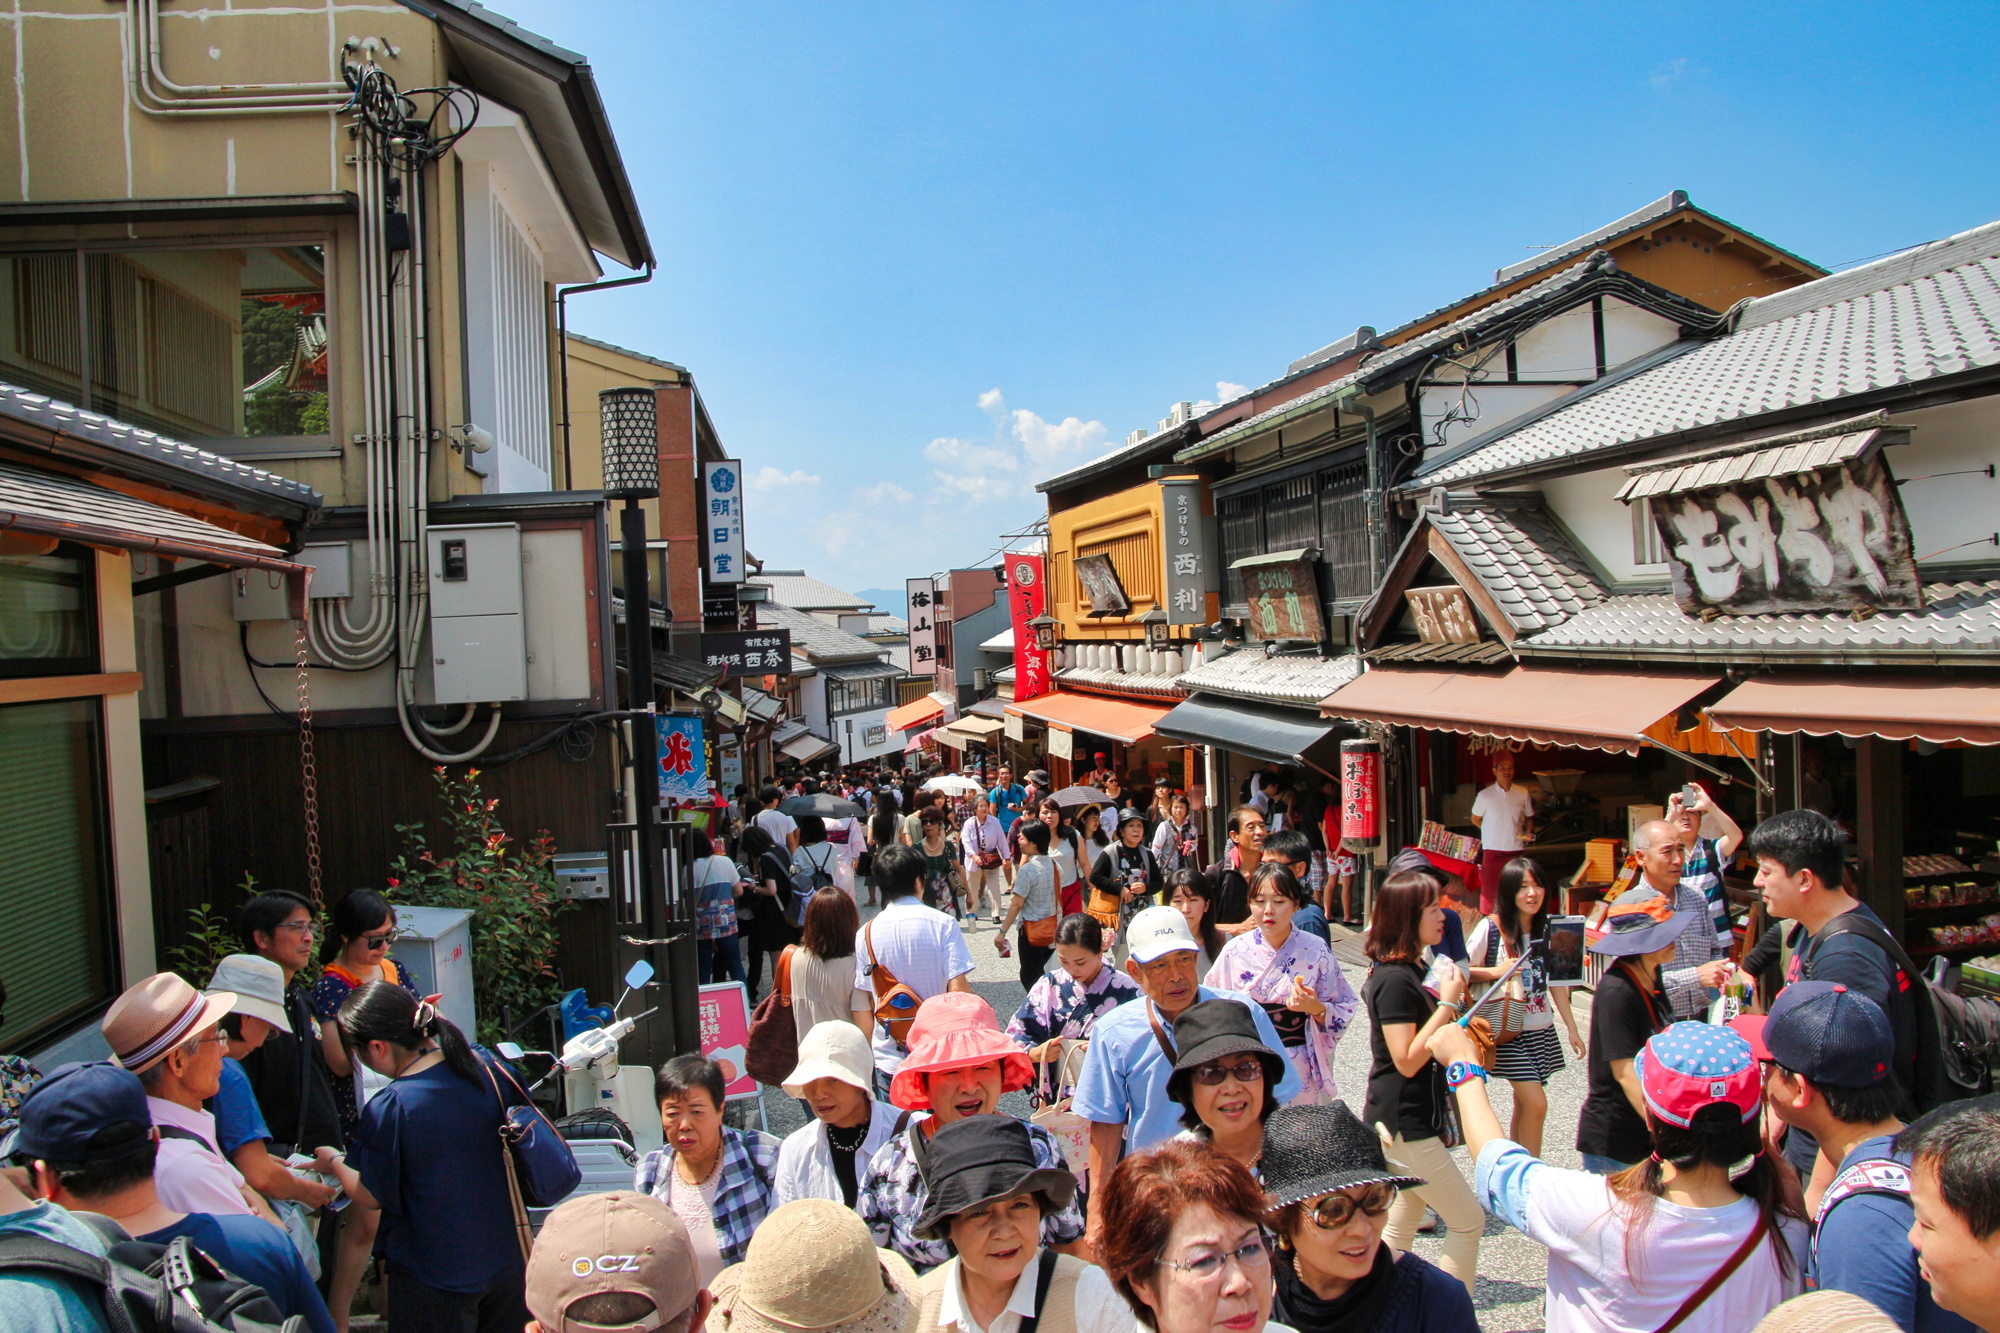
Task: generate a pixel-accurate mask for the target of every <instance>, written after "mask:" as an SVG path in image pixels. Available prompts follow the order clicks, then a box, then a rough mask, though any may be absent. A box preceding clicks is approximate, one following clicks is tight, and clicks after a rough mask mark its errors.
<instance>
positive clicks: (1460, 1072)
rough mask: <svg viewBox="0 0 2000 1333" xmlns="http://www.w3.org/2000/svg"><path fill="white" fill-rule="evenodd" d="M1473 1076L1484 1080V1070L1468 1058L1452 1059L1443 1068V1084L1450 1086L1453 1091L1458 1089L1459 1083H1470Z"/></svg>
mask: <svg viewBox="0 0 2000 1333" xmlns="http://www.w3.org/2000/svg"><path fill="white" fill-rule="evenodd" d="M1475 1078H1476V1079H1478V1080H1479V1081H1480V1082H1482V1083H1483V1082H1485V1081H1486V1070H1485V1069H1484V1068H1483V1067H1481V1066H1479V1065H1476V1064H1474V1063H1472V1061H1470V1060H1453V1061H1452V1062H1451V1063H1450V1064H1448V1065H1446V1066H1445V1070H1444V1081H1445V1086H1446V1087H1449V1088H1451V1089H1452V1090H1454V1091H1456V1090H1457V1089H1458V1086H1459V1085H1460V1084H1462V1083H1470V1082H1471V1081H1472V1080H1473V1079H1475Z"/></svg>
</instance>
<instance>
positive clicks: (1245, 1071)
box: [1193, 1055, 1264, 1088]
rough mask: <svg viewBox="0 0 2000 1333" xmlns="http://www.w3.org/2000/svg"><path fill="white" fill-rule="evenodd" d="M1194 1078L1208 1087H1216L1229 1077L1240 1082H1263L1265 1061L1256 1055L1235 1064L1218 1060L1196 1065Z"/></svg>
mask: <svg viewBox="0 0 2000 1333" xmlns="http://www.w3.org/2000/svg"><path fill="white" fill-rule="evenodd" d="M1193 1078H1194V1081H1195V1082H1197V1083H1199V1084H1201V1085H1202V1086H1203V1087H1206V1088H1212V1087H1215V1086H1216V1085H1217V1084H1219V1083H1221V1082H1222V1081H1223V1080H1224V1079H1229V1078H1233V1079H1235V1080H1236V1081H1237V1082H1238V1083H1262V1082H1263V1081H1264V1062H1263V1061H1262V1060H1259V1059H1258V1058H1257V1057H1256V1056H1254V1055H1253V1056H1250V1057H1249V1058H1247V1059H1243V1060H1238V1061H1237V1062H1236V1063H1235V1064H1233V1065H1226V1064H1223V1063H1222V1062H1221V1061H1220V1060H1217V1061H1214V1062H1212V1063H1210V1064H1205V1065H1196V1066H1195V1070H1194V1074H1193Z"/></svg>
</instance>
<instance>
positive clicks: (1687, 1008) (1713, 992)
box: [1619, 819, 1731, 1023]
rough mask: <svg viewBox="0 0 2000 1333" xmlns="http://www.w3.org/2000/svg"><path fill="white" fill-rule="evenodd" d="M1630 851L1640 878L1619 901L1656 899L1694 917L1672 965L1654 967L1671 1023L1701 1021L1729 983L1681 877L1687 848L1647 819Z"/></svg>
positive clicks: (1704, 905)
mask: <svg viewBox="0 0 2000 1333" xmlns="http://www.w3.org/2000/svg"><path fill="white" fill-rule="evenodd" d="M1632 852H1633V854H1634V855H1635V856H1637V857H1638V858H1639V872H1640V875H1641V876H1642V878H1641V879H1640V882H1639V883H1637V884H1634V885H1633V886H1632V887H1631V888H1629V889H1627V890H1626V891H1625V895H1624V897H1623V898H1621V899H1619V901H1620V902H1625V901H1631V902H1640V901H1643V900H1644V899H1647V898H1651V897H1655V896H1657V897H1661V898H1665V899H1666V900H1667V901H1668V902H1669V903H1672V904H1673V909H1674V910H1675V911H1676V912H1693V913H1694V914H1695V915H1694V918H1693V919H1692V920H1691V921H1689V922H1688V928H1687V930H1686V931H1685V932H1684V933H1683V934H1682V935H1681V937H1680V940H1679V941H1678V942H1677V943H1676V945H1675V947H1674V956H1673V960H1672V961H1671V962H1669V963H1667V964H1666V965H1665V966H1663V967H1661V968H1660V984H1661V986H1662V987H1663V988H1664V989H1665V991H1666V993H1667V1005H1668V1007H1669V1008H1671V1009H1672V1010H1673V1017H1674V1021H1675V1022H1677V1023H1678V1022H1684V1021H1686V1020H1689V1019H1693V1020H1696V1021H1701V1020H1703V1019H1706V1018H1707V1016H1708V1006H1709V1005H1710V1004H1712V1003H1714V1001H1715V998H1716V996H1717V995H1718V994H1719V993H1720V990H1721V986H1722V983H1723V982H1724V981H1726V980H1728V978H1729V973H1730V970H1731V969H1730V964H1729V950H1728V949H1727V948H1725V947H1724V946H1723V945H1722V944H1721V943H1720V942H1719V941H1718V940H1717V938H1716V934H1715V922H1714V921H1713V920H1712V919H1711V918H1710V917H1709V915H1708V899H1707V897H1706V896H1705V895H1703V893H1702V891H1701V890H1700V889H1699V888H1697V887H1695V886H1694V885H1692V884H1689V883H1687V882H1686V881H1685V880H1683V879H1682V878H1681V866H1682V864H1683V863H1684V862H1685V860H1686V858H1687V848H1686V847H1685V846H1684V845H1682V843H1681V833H1680V830H1679V829H1677V828H1675V827H1674V826H1673V825H1672V824H1669V823H1668V822H1667V821H1666V820H1664V819H1654V820H1649V821H1648V822H1646V823H1644V824H1641V825H1640V826H1639V831H1638V832H1637V833H1634V834H1633V835H1632Z"/></svg>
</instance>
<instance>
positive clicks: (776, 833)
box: [750, 805, 799, 853]
mask: <svg viewBox="0 0 2000 1333" xmlns="http://www.w3.org/2000/svg"><path fill="white" fill-rule="evenodd" d="M750 822H751V823H753V824H755V825H756V826H757V827H758V828H760V829H763V830H764V832H766V833H768V834H770V835H771V841H772V842H773V843H775V844H776V845H777V848H778V851H779V852H780V853H783V852H784V850H785V839H786V838H788V837H790V836H791V835H792V834H794V833H796V832H798V831H799V821H798V820H796V819H793V818H792V817H791V816H790V815H786V814H780V813H779V812H778V807H777V806H775V805H774V806H772V807H771V808H770V809H769V810H765V811H762V812H760V813H759V814H758V815H757V817H756V818H755V819H752V820H751V821H750Z"/></svg>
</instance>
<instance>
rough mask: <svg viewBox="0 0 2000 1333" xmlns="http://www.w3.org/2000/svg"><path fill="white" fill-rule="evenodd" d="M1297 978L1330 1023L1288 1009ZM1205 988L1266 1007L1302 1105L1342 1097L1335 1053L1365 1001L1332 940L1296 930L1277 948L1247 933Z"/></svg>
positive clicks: (1229, 947)
mask: <svg viewBox="0 0 2000 1333" xmlns="http://www.w3.org/2000/svg"><path fill="white" fill-rule="evenodd" d="M1293 977H1298V978H1300V979H1301V980H1302V981H1304V982H1305V983H1306V984H1307V985H1308V986H1311V987H1312V988H1313V993H1314V994H1315V995H1317V996H1319V998H1320V1001H1321V1002H1322V1003H1324V1004H1325V1005H1326V1019H1325V1021H1324V1022H1316V1021H1314V1020H1313V1019H1310V1018H1308V1017H1306V1016H1305V1015H1304V1014H1302V1013H1298V1012H1296V1011H1294V1010H1291V1009H1287V1008H1286V1007H1285V1002H1286V1001H1287V1000H1289V999H1290V998H1291V995H1292V978H1293ZM1202 984H1203V985H1204V986H1207V987H1208V988H1209V989H1211V990H1233V991H1240V992H1242V993H1243V994H1245V995H1248V996H1249V997H1250V998H1251V999H1252V1000H1255V1001H1256V1002H1257V1003H1258V1004H1260V1005H1262V1006H1263V1008H1264V1012H1265V1013H1266V1014H1268V1015H1269V1016H1270V1019H1271V1025H1272V1026H1273V1027H1275V1028H1277V1030H1278V1036H1279V1038H1280V1040H1282V1041H1283V1042H1284V1044H1285V1056H1286V1058H1287V1059H1289V1060H1290V1061H1291V1062H1292V1068H1294V1069H1296V1070H1297V1071H1298V1074H1299V1081H1300V1083H1302V1084H1303V1085H1304V1087H1303V1088H1302V1090H1301V1091H1300V1093H1299V1096H1298V1098H1297V1099H1296V1100H1297V1101H1298V1102H1300V1103H1310V1102H1328V1101H1332V1100H1333V1099H1334V1098H1336V1097H1338V1096H1339V1095H1340V1094H1339V1093H1338V1092H1337V1091H1336V1090H1335V1088H1334V1086H1333V1048H1334V1047H1335V1046H1336V1045H1337V1044H1338V1043H1339V1041H1340V1035H1341V1033H1343V1032H1345V1031H1347V1025H1348V1024H1349V1023H1351V1022H1352V1021H1354V1014H1355V1011H1356V1010H1357V1009H1359V1008H1360V1007H1361V998H1360V997H1359V996H1358V995H1356V994H1355V993H1354V987H1352V986H1350V985H1348V984H1347V976H1346V974H1345V973H1343V972H1342V971H1341V970H1340V964H1339V962H1338V961H1336V960H1335V959H1334V956H1333V950H1331V949H1329V948H1328V947H1327V945H1326V941H1324V940H1322V939H1320V938H1319V937H1318V936H1317V935H1309V934H1307V933H1306V932H1305V931H1303V930H1300V929H1298V928H1297V927H1293V928H1292V931H1291V933H1290V934H1288V935H1287V936H1286V937H1285V942H1284V943H1283V944H1281V945H1280V946H1278V947H1277V948H1276V949H1273V948H1272V947H1271V946H1270V945H1269V944H1268V943H1266V942H1265V939H1264V932H1263V931H1261V930H1249V931H1245V932H1244V933H1243V934H1241V935H1238V936H1236V937H1235V938H1234V939H1232V940H1230V941H1229V943H1227V944H1225V945H1223V946H1222V953H1221V956H1219V957H1218V958H1217V959H1216V960H1215V966H1213V967H1211V968H1209V969H1208V975H1207V976H1206V977H1204V978H1203V979H1202Z"/></svg>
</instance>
